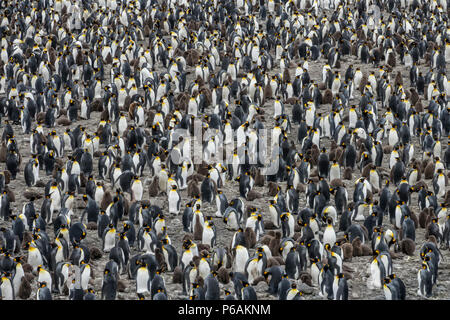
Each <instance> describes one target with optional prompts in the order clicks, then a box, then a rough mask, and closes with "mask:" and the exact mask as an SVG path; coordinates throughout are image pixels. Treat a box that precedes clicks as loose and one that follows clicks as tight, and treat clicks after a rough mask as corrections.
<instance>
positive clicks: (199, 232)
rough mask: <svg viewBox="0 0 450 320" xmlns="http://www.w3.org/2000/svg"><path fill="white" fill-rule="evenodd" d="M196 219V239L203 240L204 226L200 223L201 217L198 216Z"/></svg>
mask: <svg viewBox="0 0 450 320" xmlns="http://www.w3.org/2000/svg"><path fill="white" fill-rule="evenodd" d="M195 219H196V222H195V227H194V240H202V235H203V226H202V225H201V223H200V217H199V216H196V217H195Z"/></svg>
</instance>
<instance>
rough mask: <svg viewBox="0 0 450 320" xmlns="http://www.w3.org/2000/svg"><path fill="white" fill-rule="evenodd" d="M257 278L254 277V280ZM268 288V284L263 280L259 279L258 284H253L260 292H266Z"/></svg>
mask: <svg viewBox="0 0 450 320" xmlns="http://www.w3.org/2000/svg"><path fill="white" fill-rule="evenodd" d="M258 278H259V277H258ZM258 278H256V279H255V282H256V280H257V279H258ZM263 279H264V277H263ZM268 289H269V285H268V284H267V282H266V281H264V280H263V281H259V282H258V284H257V285H256V286H255V290H256V291H260V292H266V291H267V290H268Z"/></svg>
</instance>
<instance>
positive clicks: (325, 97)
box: [322, 89, 333, 104]
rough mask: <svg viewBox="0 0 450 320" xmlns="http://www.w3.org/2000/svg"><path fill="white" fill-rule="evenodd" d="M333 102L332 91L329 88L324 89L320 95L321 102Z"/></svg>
mask: <svg viewBox="0 0 450 320" xmlns="http://www.w3.org/2000/svg"><path fill="white" fill-rule="evenodd" d="M332 103H333V93H332V92H331V90H330V89H326V90H325V92H324V93H323V95H322V104H332Z"/></svg>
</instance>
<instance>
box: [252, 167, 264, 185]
mask: <svg viewBox="0 0 450 320" xmlns="http://www.w3.org/2000/svg"><path fill="white" fill-rule="evenodd" d="M254 179H255V186H256V187H264V182H265V180H266V179H265V176H264V175H262V174H261V170H259V169H256V172H255V177H254Z"/></svg>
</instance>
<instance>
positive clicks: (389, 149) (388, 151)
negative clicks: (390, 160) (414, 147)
mask: <svg viewBox="0 0 450 320" xmlns="http://www.w3.org/2000/svg"><path fill="white" fill-rule="evenodd" d="M392 150H394V147H393V146H390V145H384V146H383V153H384V154H391V153H392Z"/></svg>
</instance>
